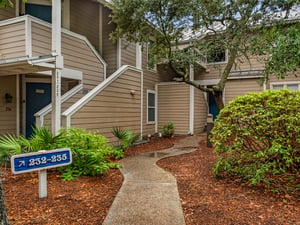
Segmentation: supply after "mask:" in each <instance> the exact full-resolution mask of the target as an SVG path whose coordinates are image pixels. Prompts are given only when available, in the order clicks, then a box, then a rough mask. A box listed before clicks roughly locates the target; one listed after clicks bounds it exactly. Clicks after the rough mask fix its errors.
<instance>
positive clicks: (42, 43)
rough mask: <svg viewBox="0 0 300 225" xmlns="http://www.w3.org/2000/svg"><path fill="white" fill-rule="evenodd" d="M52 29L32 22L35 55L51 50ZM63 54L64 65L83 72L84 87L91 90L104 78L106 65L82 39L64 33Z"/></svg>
mask: <svg viewBox="0 0 300 225" xmlns="http://www.w3.org/2000/svg"><path fill="white" fill-rule="evenodd" d="M50 43H51V31H50V28H49V27H46V26H42V25H40V24H37V23H34V22H33V23H32V51H33V56H40V55H47V54H49V53H50V52H51V44H50ZM62 55H63V57H64V67H65V68H70V69H74V70H79V71H82V72H83V85H84V88H87V89H89V90H91V89H92V88H94V87H95V86H96V85H98V84H99V83H101V82H102V81H103V79H104V65H103V64H102V62H101V61H100V60H99V59H98V58H97V57H96V56H95V54H94V53H93V51H92V50H91V49H90V47H89V46H88V45H87V44H86V43H85V42H84V41H83V40H81V39H78V38H76V37H73V36H71V35H69V34H67V33H62Z"/></svg>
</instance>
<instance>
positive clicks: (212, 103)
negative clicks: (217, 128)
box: [208, 93, 219, 120]
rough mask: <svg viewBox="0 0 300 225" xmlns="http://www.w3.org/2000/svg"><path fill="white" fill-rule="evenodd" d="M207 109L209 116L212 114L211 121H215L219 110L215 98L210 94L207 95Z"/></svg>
mask: <svg viewBox="0 0 300 225" xmlns="http://www.w3.org/2000/svg"><path fill="white" fill-rule="evenodd" d="M208 107H209V114H212V115H213V119H214V120H215V119H216V117H217V115H218V114H219V108H218V106H217V103H216V100H215V97H214V95H213V94H212V93H209V94H208Z"/></svg>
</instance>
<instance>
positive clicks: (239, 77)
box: [228, 75, 264, 80]
mask: <svg viewBox="0 0 300 225" xmlns="http://www.w3.org/2000/svg"><path fill="white" fill-rule="evenodd" d="M263 77H264V76H263V75H257V76H237V77H228V80H240V79H251V78H263Z"/></svg>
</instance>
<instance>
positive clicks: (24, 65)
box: [0, 55, 82, 80]
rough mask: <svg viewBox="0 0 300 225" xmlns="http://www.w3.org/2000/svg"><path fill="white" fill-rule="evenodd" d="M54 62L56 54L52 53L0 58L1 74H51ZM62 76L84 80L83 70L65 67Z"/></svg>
mask: <svg viewBox="0 0 300 225" xmlns="http://www.w3.org/2000/svg"><path fill="white" fill-rule="evenodd" d="M54 63H55V56H52V55H45V56H39V57H20V58H11V59H5V60H0V76H9V75H16V74H29V73H30V74H40V75H46V76H51V75H52V70H53V69H55V64H54ZM62 77H63V78H67V79H74V80H82V72H81V71H78V70H73V69H68V68H63V69H62Z"/></svg>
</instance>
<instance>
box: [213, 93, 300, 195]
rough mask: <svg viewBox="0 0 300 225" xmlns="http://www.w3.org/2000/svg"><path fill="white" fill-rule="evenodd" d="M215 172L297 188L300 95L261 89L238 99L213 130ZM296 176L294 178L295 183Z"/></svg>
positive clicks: (271, 185)
mask: <svg viewBox="0 0 300 225" xmlns="http://www.w3.org/2000/svg"><path fill="white" fill-rule="evenodd" d="M211 141H212V142H213V143H214V147H215V152H216V153H217V154H218V161H217V163H216V164H215V166H214V174H215V175H216V176H222V175H227V176H228V175H229V176H232V177H234V178H239V179H241V180H246V181H249V182H250V183H251V184H257V183H261V182H263V183H265V184H266V185H267V186H268V187H269V188H270V189H271V190H275V191H279V190H284V191H293V192H297V191H300V188H299V185H298V186H297V183H299V177H300V93H299V92H291V91H289V90H281V91H264V92H260V93H251V94H247V95H245V96H243V97H237V98H236V99H235V100H233V101H231V102H230V103H229V104H228V105H227V106H225V108H224V109H223V110H222V111H221V112H220V114H219V116H218V118H217V119H216V121H215V126H214V128H213V130H212V138H211ZM297 180H298V182H297Z"/></svg>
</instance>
